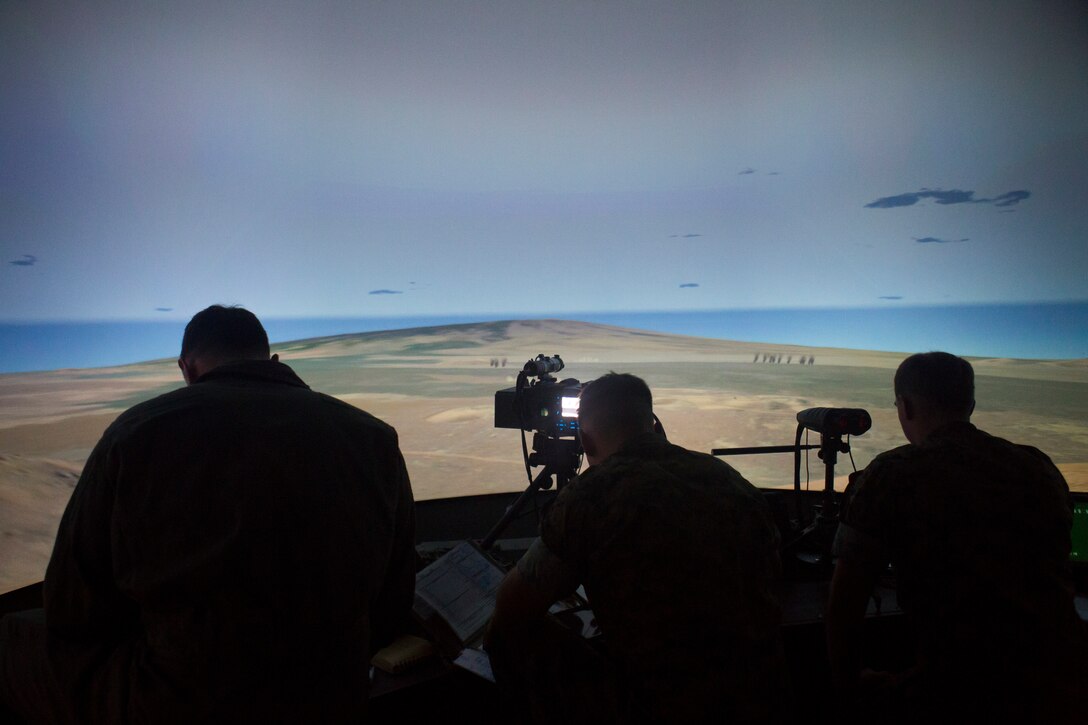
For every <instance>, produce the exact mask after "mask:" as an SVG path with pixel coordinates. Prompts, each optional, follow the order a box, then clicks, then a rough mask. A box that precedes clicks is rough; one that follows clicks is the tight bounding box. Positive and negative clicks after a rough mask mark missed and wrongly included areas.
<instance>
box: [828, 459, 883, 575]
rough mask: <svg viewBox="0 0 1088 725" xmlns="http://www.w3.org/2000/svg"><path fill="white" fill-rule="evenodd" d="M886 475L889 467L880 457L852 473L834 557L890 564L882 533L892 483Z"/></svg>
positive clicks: (836, 538)
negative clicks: (861, 469) (858, 471)
mask: <svg viewBox="0 0 1088 725" xmlns="http://www.w3.org/2000/svg"><path fill="white" fill-rule="evenodd" d="M886 474H887V470H886V466H885V465H883V462H882V461H880V459H879V457H878V458H877V459H876V460H874V461H873V462H872V463H870V464H869V466H868V467H867V468H866V469H865V470H863V471H861V472H860V473H855V474H852V475H851V476H850V484H849V485H848V486H847V487H846V492H845V493H844V494H843V504H842V511H841V513H840V515H839V528H838V530H837V531H836V532H835V541H834V543H833V544H832V547H831V553H832V555H833V556H835V557H839V558H844V559H850V560H852V561H856V562H858V563H861V564H876V565H882V564H885V563H887V561H888V547H887V544H886V542H885V540H884V536H883V534H885V533H886V532H887V531H888V524H889V523H890V522H889V521H888V520H887V517H886V516H885V513H886V510H887V499H888V497H889V494H890V491H889V488H890V483H889V481H888V480H886V478H887V476H886Z"/></svg>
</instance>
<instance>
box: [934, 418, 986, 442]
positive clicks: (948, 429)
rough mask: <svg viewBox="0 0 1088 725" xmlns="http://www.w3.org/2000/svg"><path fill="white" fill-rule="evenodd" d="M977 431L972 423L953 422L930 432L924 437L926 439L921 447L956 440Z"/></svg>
mask: <svg viewBox="0 0 1088 725" xmlns="http://www.w3.org/2000/svg"><path fill="white" fill-rule="evenodd" d="M977 430H978V428H976V427H975V424H974V423H970V422H968V421H966V420H954V421H952V422H951V423H947V424H945V425H942V426H941V427H940V428H937V429H935V430H934V431H932V432H931V433H930V434H929V435H928V436H926V439H925V441H923V443H922V445H927V444H931V443H936V442H938V441H941V440H945V439H948V438H956V437H958V436H962V435H966V434H970V433H974V432H975V431H977Z"/></svg>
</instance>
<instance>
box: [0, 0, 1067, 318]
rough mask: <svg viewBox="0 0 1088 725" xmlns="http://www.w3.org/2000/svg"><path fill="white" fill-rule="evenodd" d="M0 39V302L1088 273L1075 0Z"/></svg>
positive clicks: (771, 301) (540, 300) (946, 289)
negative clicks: (1064, 0)
mask: <svg viewBox="0 0 1088 725" xmlns="http://www.w3.org/2000/svg"><path fill="white" fill-rule="evenodd" d="M0 67H3V68H4V69H5V70H4V73H3V74H0V260H2V262H3V263H2V264H0V320H7V321H12V320H38V321H43V320H59V319H66V320H79V319H173V318H178V319H184V318H187V317H189V316H190V315H191V314H192V313H193V312H195V311H196V310H198V309H200V308H202V307H204V306H206V305H207V304H210V303H212V302H224V303H240V304H244V305H246V306H247V307H249V308H250V309H253V310H254V311H256V312H257V313H258V314H260V315H262V316H267V317H285V316H305V317H313V316H335V317H349V316H395V315H441V314H473V313H478V314H488V315H494V314H504V313H506V312H510V313H511V314H516V313H519V312H533V311H548V312H563V311H591V310H601V311H611V310H648V309H649V310H653V309H656V310H679V309H695V308H697V309H711V308H760V307H804V306H810V305H811V306H823V307H826V306H858V307H872V306H882V305H884V306H891V305H904V306H906V305H944V304H967V303H992V302H1032V301H1043V300H1071V299H1080V300H1083V299H1088V243H1086V242H1088V203H1086V202H1088V198H1086V197H1088V192H1086V189H1088V73H1086V72H1085V68H1088V10H1086V6H1085V5H1084V4H1083V3H1061V2H1047V3H1037V2H1011V1H1010V2H1000V3H993V2H989V1H986V2H962V1H956V0H952V1H950V0H944V1H942V2H925V1H922V2H912V3H902V2H895V3H891V2H825V3H811V2H791V3H781V2H759V3H736V2H686V3H660V2H658V3H639V2H594V3H584V2H579V3H562V2H494V3H483V2H425V3H416V2H390V3H379V2H374V3H355V2H350V3H347V2H345V3H321V2H317V3H231V4H229V5H228V7H223V4H222V3H210V2H188V3H172V4H161V5H155V6H151V5H139V6H136V7H131V6H126V7H121V6H117V5H115V4H112V3H111V4H108V5H107V4H104V3H80V4H76V3H69V4H64V3H61V4H57V3H49V2H40V3H4V4H3V5H0Z"/></svg>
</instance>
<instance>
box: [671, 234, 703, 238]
mask: <svg viewBox="0 0 1088 725" xmlns="http://www.w3.org/2000/svg"><path fill="white" fill-rule="evenodd" d="M701 236H703V235H702V234H670V235H669V239H677V238H679V239H694V238H695V237H701Z"/></svg>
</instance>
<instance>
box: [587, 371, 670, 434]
mask: <svg viewBox="0 0 1088 725" xmlns="http://www.w3.org/2000/svg"><path fill="white" fill-rule="evenodd" d="M578 416H579V418H580V419H589V420H590V421H591V425H594V426H596V427H597V428H598V429H600V430H602V431H608V432H609V433H616V434H621V435H631V434H635V433H642V432H644V431H646V430H650V429H651V428H652V421H653V416H654V400H653V395H652V394H651V393H650V387H649V386H648V385H646V382H645V381H644V380H643V379H642V378H639V377H636V376H634V375H631V374H630V373H616V372H609V373H608V374H607V375H602V376H601V377H599V378H597V379H596V380H593V381H591V382H589V383H588V384H586V387H585V388H584V389H583V390H582V395H581V400H580V401H579V403H578Z"/></svg>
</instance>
